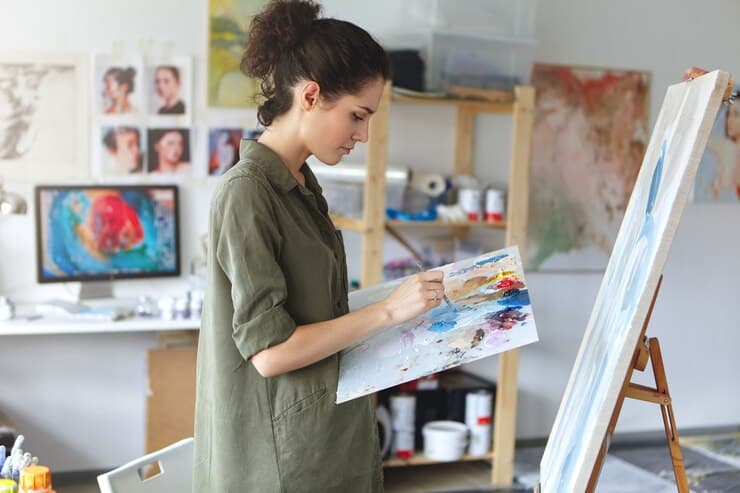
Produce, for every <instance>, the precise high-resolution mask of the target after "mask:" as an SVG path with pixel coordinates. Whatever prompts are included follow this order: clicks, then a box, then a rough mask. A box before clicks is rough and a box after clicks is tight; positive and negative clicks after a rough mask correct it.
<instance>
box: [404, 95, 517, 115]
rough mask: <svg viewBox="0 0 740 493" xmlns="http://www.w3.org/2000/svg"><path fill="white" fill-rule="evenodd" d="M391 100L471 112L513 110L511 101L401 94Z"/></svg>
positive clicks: (508, 111) (509, 111)
mask: <svg viewBox="0 0 740 493" xmlns="http://www.w3.org/2000/svg"><path fill="white" fill-rule="evenodd" d="M393 101H394V102H396V103H406V104H422V105H433V106H454V107H459V108H465V109H466V110H467V111H470V112H472V113H505V114H511V113H512V112H513V111H514V104H513V103H495V102H492V101H478V100H474V99H459V98H420V97H412V96H403V95H400V94H393Z"/></svg>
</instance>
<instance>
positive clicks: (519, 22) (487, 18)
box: [401, 0, 537, 39]
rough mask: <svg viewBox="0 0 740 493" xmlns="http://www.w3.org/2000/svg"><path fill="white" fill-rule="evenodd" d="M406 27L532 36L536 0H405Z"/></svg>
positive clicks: (403, 7) (409, 28) (523, 37)
mask: <svg viewBox="0 0 740 493" xmlns="http://www.w3.org/2000/svg"><path fill="white" fill-rule="evenodd" d="M401 8H402V15H403V18H404V25H405V27H406V30H407V31H408V30H413V31H431V30H435V29H436V30H453V31H460V32H465V33H468V34H480V35H484V36H495V37H499V38H514V39H532V38H534V28H535V16H536V10H537V0H462V1H461V0H404V1H403V3H402V7H401Z"/></svg>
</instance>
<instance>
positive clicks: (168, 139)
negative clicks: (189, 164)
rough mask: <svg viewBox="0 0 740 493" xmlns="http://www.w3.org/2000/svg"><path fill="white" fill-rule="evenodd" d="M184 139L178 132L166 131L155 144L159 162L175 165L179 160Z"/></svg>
mask: <svg viewBox="0 0 740 493" xmlns="http://www.w3.org/2000/svg"><path fill="white" fill-rule="evenodd" d="M184 144H185V143H184V141H183V138H182V135H181V134H180V132H167V133H165V134H164V135H162V138H160V139H159V141H158V142H157V144H156V145H155V150H156V151H157V154H159V162H160V164H161V163H166V164H169V165H176V164H177V163H179V162H180V159H181V158H182V154H183V150H184Z"/></svg>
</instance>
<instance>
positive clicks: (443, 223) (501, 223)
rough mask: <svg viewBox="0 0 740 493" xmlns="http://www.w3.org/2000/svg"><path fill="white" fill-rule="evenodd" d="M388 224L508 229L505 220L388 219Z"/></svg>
mask: <svg viewBox="0 0 740 493" xmlns="http://www.w3.org/2000/svg"><path fill="white" fill-rule="evenodd" d="M386 222H387V223H388V224H390V225H391V226H394V227H408V228H460V227H462V228H494V229H506V222H505V221H497V222H494V223H490V222H486V221H399V220H393V221H386Z"/></svg>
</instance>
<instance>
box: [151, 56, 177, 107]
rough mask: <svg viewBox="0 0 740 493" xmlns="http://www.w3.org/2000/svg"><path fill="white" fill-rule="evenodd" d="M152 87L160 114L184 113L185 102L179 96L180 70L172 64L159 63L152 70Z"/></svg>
mask: <svg viewBox="0 0 740 493" xmlns="http://www.w3.org/2000/svg"><path fill="white" fill-rule="evenodd" d="M154 89H155V90H156V92H157V97H158V98H159V103H160V104H161V106H160V107H159V108H158V109H157V113H158V114H160V115H184V114H185V103H184V102H183V101H182V99H181V98H180V89H181V84H180V70H179V69H178V68H177V67H175V66H173V65H159V66H158V67H157V68H156V69H155V70H154Z"/></svg>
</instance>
